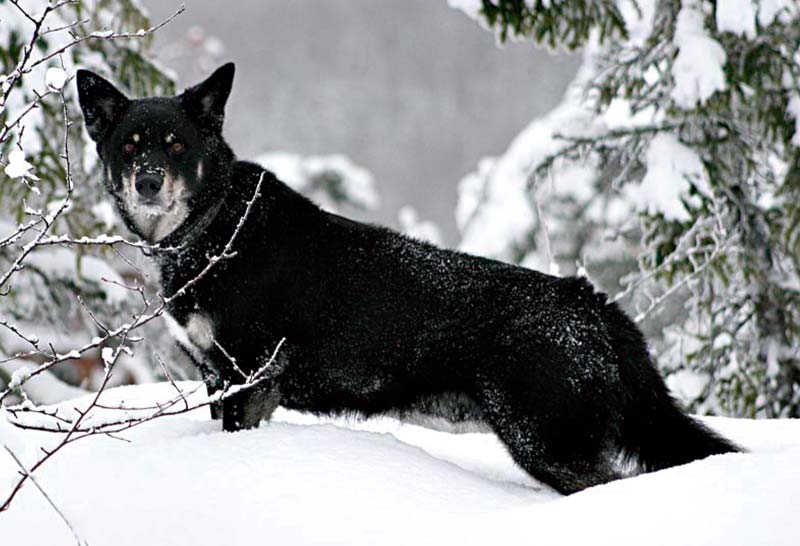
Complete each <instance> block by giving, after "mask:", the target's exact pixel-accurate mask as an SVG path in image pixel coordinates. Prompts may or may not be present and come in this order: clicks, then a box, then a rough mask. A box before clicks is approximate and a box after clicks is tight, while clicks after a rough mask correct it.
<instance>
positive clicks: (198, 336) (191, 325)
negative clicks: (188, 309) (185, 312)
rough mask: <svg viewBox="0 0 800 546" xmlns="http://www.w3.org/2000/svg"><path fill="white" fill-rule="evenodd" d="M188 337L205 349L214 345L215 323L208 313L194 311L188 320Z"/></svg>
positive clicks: (197, 345)
mask: <svg viewBox="0 0 800 546" xmlns="http://www.w3.org/2000/svg"><path fill="white" fill-rule="evenodd" d="M186 337H188V338H189V341H191V342H192V344H194V345H195V346H196V347H198V348H199V349H202V350H204V351H207V350H209V349H210V348H211V347H213V346H214V325H213V324H212V323H211V319H209V317H208V315H203V314H201V313H192V314H191V315H189V319H188V320H187V321H186Z"/></svg>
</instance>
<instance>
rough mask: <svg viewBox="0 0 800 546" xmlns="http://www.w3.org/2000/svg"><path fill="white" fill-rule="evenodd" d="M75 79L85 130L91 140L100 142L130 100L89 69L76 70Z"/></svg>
mask: <svg viewBox="0 0 800 546" xmlns="http://www.w3.org/2000/svg"><path fill="white" fill-rule="evenodd" d="M77 81H78V102H80V105H81V110H83V120H84V122H85V123H86V130H87V131H88V132H89V136H90V137H92V140H94V141H95V142H100V141H101V140H103V138H104V137H105V136H106V133H107V131H108V129H109V127H111V125H112V123H114V121H116V120H117V119H118V118H119V116H121V115H122V113H123V112H124V111H125V108H126V107H127V106H128V103H129V102H130V101H129V100H128V98H127V97H126V96H125V95H123V94H122V93H120V91H119V90H118V89H117V88H116V87H114V85H113V84H112V83H110V82H109V81H108V80H106V79H104V78H102V77H100V76H98V75H97V74H95V73H94V72H91V71H89V70H78V74H77Z"/></svg>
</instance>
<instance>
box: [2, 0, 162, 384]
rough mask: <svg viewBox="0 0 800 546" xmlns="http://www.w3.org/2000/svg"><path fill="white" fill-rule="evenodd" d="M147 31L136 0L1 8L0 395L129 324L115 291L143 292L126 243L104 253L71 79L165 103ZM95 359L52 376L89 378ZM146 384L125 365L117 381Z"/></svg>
mask: <svg viewBox="0 0 800 546" xmlns="http://www.w3.org/2000/svg"><path fill="white" fill-rule="evenodd" d="M150 26H151V25H150V23H149V21H148V19H147V17H146V16H145V15H144V14H143V12H142V11H141V9H140V8H139V7H138V3H136V2H134V1H133V0H117V1H110V0H90V1H81V2H57V3H56V2H45V1H42V0H29V1H25V2H14V1H6V2H0V66H2V72H4V74H0V121H2V127H0V165H1V166H2V174H0V325H2V326H1V327H0V359H2V360H3V364H2V365H0V370H4V371H3V372H2V375H0V389H2V388H3V383H4V382H7V381H8V380H9V379H10V378H9V377H6V376H8V375H9V373H10V372H11V371H12V370H13V369H19V368H20V366H23V365H24V362H25V361H29V362H30V361H33V362H40V361H42V360H46V359H47V358H48V355H50V356H52V354H53V351H64V352H66V351H69V350H72V349H74V348H77V347H79V346H81V345H84V344H86V343H88V342H90V341H91V340H92V338H95V337H96V336H98V335H100V334H102V333H103V332H104V328H109V327H112V326H113V325H114V324H117V323H119V322H122V321H124V320H125V319H129V318H130V307H131V305H130V304H131V301H134V300H135V299H136V298H138V294H137V293H136V292H135V291H131V290H127V289H125V288H123V287H122V285H123V284H126V283H128V284H130V283H133V282H139V283H141V284H143V283H145V279H144V278H143V275H142V273H141V272H140V271H138V270H137V268H136V267H135V266H133V264H132V263H130V261H129V260H127V259H120V257H119V256H118V254H120V253H123V254H124V252H125V248H124V244H122V243H116V244H115V245H112V244H108V243H109V242H111V241H112V240H116V241H119V238H116V239H112V238H109V236H108V234H111V235H114V234H115V233H116V232H117V228H118V227H121V226H119V225H118V223H117V220H116V214H115V213H114V211H113V208H112V204H111V202H110V199H109V197H108V196H107V194H106V192H105V191H104V190H103V188H102V186H101V184H100V175H99V169H100V165H99V163H98V162H97V154H96V152H95V150H94V144H93V143H91V141H90V140H89V139H88V137H87V136H86V134H85V132H84V130H83V123H82V121H81V115H80V111H79V109H78V104H77V100H76V94H75V89H74V85H73V84H72V77H73V76H74V73H75V70H76V69H77V68H79V67H84V68H89V69H91V70H94V71H96V72H98V73H100V74H103V75H105V76H107V77H109V78H111V79H112V80H114V81H116V82H118V83H119V84H120V85H121V86H122V87H123V88H125V89H126V91H128V92H129V93H131V94H132V95H141V94H152V93H166V92H171V91H172V90H173V89H174V85H173V81H172V78H171V77H170V76H169V75H167V74H165V72H164V71H163V70H162V69H160V68H159V67H158V66H156V65H155V64H153V62H152V61H151V60H149V58H150V57H149V48H150V45H151V41H152V35H151V32H150V30H149V27H150ZM126 33H128V34H126ZM84 238H88V240H87V239H84ZM70 242H71V243H70ZM20 333H22V334H24V335H23V336H20V335H19V334H20ZM95 352H96V351H92V352H91V353H92V354H93V355H94V356H90V354H81V355H79V356H80V358H79V359H76V360H74V361H73V363H74V364H76V365H75V366H72V367H66V368H60V370H59V371H60V373H61V374H65V375H69V374H70V373H71V374H72V377H67V379H71V380H72V381H73V382H80V381H81V380H82V379H85V378H89V379H91V377H90V376H91V374H92V366H91V365H90V364H91V362H92V361H93V360H96V357H97V355H96V354H94V353H95ZM97 354H99V353H97ZM15 356H22V357H23V358H18V359H16V360H14V359H13V357H15ZM81 359H86V360H85V361H82V360H81ZM84 364H85V365H84ZM57 369H58V367H57V368H54V369H53V370H54V371H56V370H57ZM87 376H88V377H87ZM147 377H149V372H147V370H146V369H144V368H143V367H142V366H141V361H138V362H137V361H135V360H132V359H126V360H125V365H124V366H121V367H120V370H119V372H118V374H117V379H118V380H119V381H126V380H137V379H138V380H141V379H144V378H147Z"/></svg>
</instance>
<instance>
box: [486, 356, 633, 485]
mask: <svg viewBox="0 0 800 546" xmlns="http://www.w3.org/2000/svg"><path fill="white" fill-rule="evenodd" d="M542 365H545V366H548V368H549V370H548V371H549V373H546V372H545V373H543V371H542ZM551 366H552V367H551ZM564 371H565V370H564V367H563V363H559V362H550V363H548V364H543V363H542V362H541V361H540V362H538V363H537V364H536V365H533V364H530V363H528V364H527V365H526V364H517V365H513V366H511V367H508V368H505V369H502V370H498V369H493V370H490V374H489V373H487V374H485V375H484V377H483V379H481V380H480V384H479V385H478V392H477V393H476V399H477V401H478V402H479V404H480V405H481V407H482V409H483V412H484V416H485V419H486V422H488V423H489V425H490V426H491V427H492V429H493V430H494V432H495V433H496V434H497V435H498V437H499V438H500V440H501V441H502V442H503V443H504V444H505V445H506V447H507V448H508V451H509V453H510V455H511V457H512V458H513V459H514V461H515V462H516V463H517V464H518V465H519V466H520V467H522V468H523V470H525V471H526V472H528V474H530V475H531V476H533V477H534V478H536V479H537V480H539V481H542V482H544V483H546V484H547V485H549V486H551V487H553V488H554V489H556V490H557V491H558V492H560V493H563V494H570V493H575V492H577V491H580V490H582V489H585V488H587V487H591V486H594V485H600V484H603V483H606V482H609V481H612V480H614V479H617V478H619V477H621V476H620V474H619V473H618V472H616V471H615V470H614V469H613V467H612V455H613V449H612V448H611V445H612V444H613V442H611V441H610V436H613V433H611V434H610V433H609V430H608V429H609V426H610V425H609V423H611V422H613V420H612V419H610V418H609V416H608V414H607V413H606V409H605V408H603V407H602V405H601V404H592V403H591V402H590V401H589V402H587V401H586V400H585V399H581V397H578V396H575V393H574V392H573V393H570V389H571V388H573V387H572V386H571V385H570V384H569V379H568V378H567V377H564V375H563V374H564ZM598 394H599V395H600V396H602V391H601V392H600V393H598ZM612 428H613V427H612Z"/></svg>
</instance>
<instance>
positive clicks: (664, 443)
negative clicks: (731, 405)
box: [621, 378, 742, 472]
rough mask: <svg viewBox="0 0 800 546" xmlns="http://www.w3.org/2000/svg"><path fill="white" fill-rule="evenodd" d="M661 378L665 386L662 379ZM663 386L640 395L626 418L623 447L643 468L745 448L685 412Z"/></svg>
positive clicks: (682, 462)
mask: <svg viewBox="0 0 800 546" xmlns="http://www.w3.org/2000/svg"><path fill="white" fill-rule="evenodd" d="M659 381H660V382H661V383H662V385H663V381H661V378H659ZM659 387H660V388H659ZM659 387H656V389H655V392H654V391H653V390H651V391H650V392H648V393H645V394H647V396H640V397H638V398H639V399H638V400H637V401H636V402H635V403H632V404H630V405H629V406H628V409H627V412H626V414H625V415H624V417H623V423H622V430H621V441H622V442H621V443H622V448H623V450H624V452H625V454H626V455H628V456H629V457H632V458H635V460H636V461H637V462H638V463H639V466H640V467H641V468H642V469H643V470H645V471H648V472H649V471H653V470H660V469H662V468H669V467H671V466H677V465H681V464H686V463H689V462H691V461H694V460H697V459H703V458H705V457H708V456H710V455H719V454H722V453H732V452H737V451H742V450H741V448H739V447H738V446H736V445H735V444H733V443H732V442H730V441H728V440H726V439H725V438H723V437H721V436H719V435H718V434H716V433H715V432H713V431H711V430H709V429H708V428H707V427H705V426H704V425H702V424H701V423H700V422H698V421H697V420H695V419H694V418H693V417H691V416H690V415H687V414H686V413H684V412H683V410H681V409H680V407H678V405H677V403H676V402H675V400H673V399H672V398H671V397H670V396H669V393H668V392H666V387H665V386H659ZM662 389H663V392H661V391H662Z"/></svg>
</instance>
